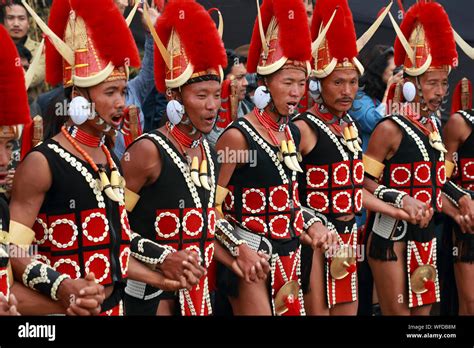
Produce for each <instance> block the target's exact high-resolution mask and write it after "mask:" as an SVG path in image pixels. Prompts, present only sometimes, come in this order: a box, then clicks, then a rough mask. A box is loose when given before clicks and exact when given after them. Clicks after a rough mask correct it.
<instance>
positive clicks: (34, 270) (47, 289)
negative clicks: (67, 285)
mask: <svg viewBox="0 0 474 348" xmlns="http://www.w3.org/2000/svg"><path fill="white" fill-rule="evenodd" d="M66 279H70V277H69V275H67V274H61V273H59V272H57V271H56V270H55V269H54V268H52V267H50V266H48V265H46V264H44V263H42V262H40V261H38V260H34V261H32V262H31V263H30V264H29V265H28V266H26V268H25V271H24V272H23V276H22V280H23V284H24V285H25V286H26V287H28V288H30V289H32V290H35V291H39V292H41V293H42V294H44V295H46V296H49V297H51V298H52V299H53V300H55V301H57V300H58V297H57V292H58V288H59V286H60V285H61V283H62V282H63V281H64V280H66Z"/></svg>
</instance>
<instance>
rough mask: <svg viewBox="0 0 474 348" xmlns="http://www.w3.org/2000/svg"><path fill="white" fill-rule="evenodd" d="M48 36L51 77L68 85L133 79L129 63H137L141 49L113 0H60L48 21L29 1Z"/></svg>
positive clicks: (47, 62)
mask: <svg viewBox="0 0 474 348" xmlns="http://www.w3.org/2000/svg"><path fill="white" fill-rule="evenodd" d="M22 3H23V5H24V6H25V8H26V9H27V11H28V12H29V13H30V14H31V16H32V17H33V18H34V19H35V21H36V22H37V24H38V26H39V27H40V28H41V30H42V31H43V33H44V34H45V35H46V36H47V37H48V39H49V40H47V41H46V81H47V82H48V83H50V84H51V85H56V84H58V83H60V82H61V81H63V84H64V87H70V86H77V87H92V86H96V85H98V84H100V83H102V82H106V81H114V80H121V79H124V80H127V79H128V66H133V67H138V66H139V65H140V57H139V55H138V49H137V47H136V45H135V41H134V40H133V37H132V34H131V32H130V30H129V28H128V24H129V22H130V21H131V16H133V14H134V13H135V12H136V7H137V6H138V2H137V4H136V5H135V7H134V8H133V9H132V12H131V15H130V17H129V18H127V20H125V19H124V18H123V17H122V15H121V14H120V11H119V9H118V8H117V6H116V5H115V3H114V1H113V0H55V1H54V2H53V5H52V7H51V12H50V17H49V22H48V25H46V24H45V23H44V22H43V20H42V19H41V18H40V17H39V16H38V15H37V14H36V13H35V12H34V10H33V9H32V8H31V7H30V6H29V5H28V3H27V2H26V1H25V0H22Z"/></svg>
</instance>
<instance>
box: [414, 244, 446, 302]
mask: <svg viewBox="0 0 474 348" xmlns="http://www.w3.org/2000/svg"><path fill="white" fill-rule="evenodd" d="M436 254H437V250H436V238H433V239H432V240H431V241H428V242H424V243H422V242H415V241H408V244H407V266H408V270H409V272H408V307H410V308H413V307H419V306H423V305H427V304H431V303H435V302H439V301H440V287H439V277H438V272H436V276H435V279H434V280H427V281H426V282H425V289H426V291H425V292H423V293H418V294H417V293H415V292H414V291H412V289H411V282H410V276H411V274H413V272H415V270H416V269H417V268H418V267H420V266H422V265H431V266H433V267H434V268H436V269H437V265H436Z"/></svg>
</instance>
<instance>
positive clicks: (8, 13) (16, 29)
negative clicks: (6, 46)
mask: <svg viewBox="0 0 474 348" xmlns="http://www.w3.org/2000/svg"><path fill="white" fill-rule="evenodd" d="M4 25H5V28H6V29H7V31H8V34H10V37H11V38H12V40H13V41H15V42H17V41H19V40H21V39H23V38H24V37H25V36H26V35H27V34H28V29H29V28H30V25H29V23H28V15H27V13H26V10H25V8H24V7H22V6H20V5H11V6H7V7H6V8H5V19H4Z"/></svg>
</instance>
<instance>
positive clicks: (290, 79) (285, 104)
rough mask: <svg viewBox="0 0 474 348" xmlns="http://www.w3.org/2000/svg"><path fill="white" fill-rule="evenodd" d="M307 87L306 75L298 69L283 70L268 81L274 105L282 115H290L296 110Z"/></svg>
mask: <svg viewBox="0 0 474 348" xmlns="http://www.w3.org/2000/svg"><path fill="white" fill-rule="evenodd" d="M305 86H306V74H305V73H304V72H303V71H301V70H297V69H291V68H290V69H281V70H279V71H278V72H276V73H274V74H273V75H271V76H270V77H268V79H267V87H268V90H269V91H270V93H271V95H272V101H273V104H274V105H275V107H276V109H277V110H278V112H279V113H280V114H282V115H289V114H291V113H293V112H294V111H295V110H296V107H297V106H298V103H299V102H300V100H301V98H302V97H303V94H304V90H305Z"/></svg>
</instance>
